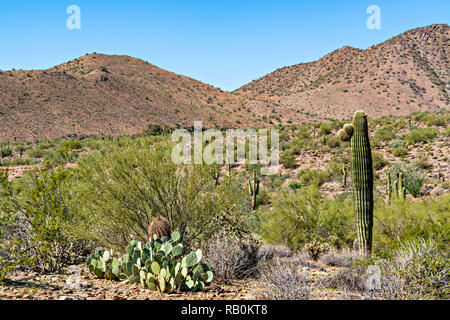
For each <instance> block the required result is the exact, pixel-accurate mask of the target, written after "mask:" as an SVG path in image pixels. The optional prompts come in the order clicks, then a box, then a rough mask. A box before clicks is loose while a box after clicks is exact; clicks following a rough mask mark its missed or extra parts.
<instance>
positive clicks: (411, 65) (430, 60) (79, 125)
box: [0, 25, 450, 141]
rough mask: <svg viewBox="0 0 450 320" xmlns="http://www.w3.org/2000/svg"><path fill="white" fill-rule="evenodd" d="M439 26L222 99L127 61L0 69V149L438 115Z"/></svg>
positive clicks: (443, 53) (445, 71)
mask: <svg viewBox="0 0 450 320" xmlns="http://www.w3.org/2000/svg"><path fill="white" fill-rule="evenodd" d="M449 39H450V38H449V27H448V25H432V26H428V27H425V28H421V29H415V30H411V31H408V32H406V33H404V34H402V35H400V36H397V37H395V38H393V39H390V40H388V41H386V42H385V43H382V44H379V45H376V46H373V47H370V48H368V49H366V50H360V49H355V48H350V47H344V48H342V49H339V50H336V51H334V52H332V53H330V54H329V55H327V56H325V57H324V58H322V59H321V60H319V61H316V62H312V63H306V64H299V65H295V66H291V67H286V68H282V69H279V70H277V71H275V72H273V73H271V74H269V75H267V76H265V77H263V78H261V79H259V80H256V81H254V82H252V83H250V84H247V85H245V86H244V87H242V88H241V89H239V90H237V91H235V92H233V93H230V92H224V91H222V90H220V89H217V88H214V87H212V86H210V85H207V84H204V83H202V82H199V81H196V80H194V79H191V78H188V77H184V76H180V75H177V74H174V73H171V72H168V71H165V70H163V69H160V68H158V67H156V66H153V65H151V64H149V63H147V62H145V61H142V60H139V59H136V58H132V57H128V56H109V55H102V54H90V55H86V56H83V57H81V58H78V59H75V60H73V61H70V62H68V63H64V64H62V65H59V66H56V67H54V68H51V69H49V70H35V71H22V70H19V71H16V70H12V71H0V127H1V129H2V130H0V141H12V140H28V141H30V140H41V139H51V138H57V137H62V136H70V135H75V136H90V135H95V136H107V135H131V134H138V133H141V132H142V131H145V130H147V129H148V128H149V127H150V126H152V125H158V126H171V127H176V126H181V127H192V125H193V123H194V121H196V120H202V121H203V123H204V126H205V127H250V126H258V127H264V126H271V125H275V124H288V123H300V122H317V121H321V120H325V119H343V118H345V119H348V118H350V117H351V116H352V114H353V112H354V111H355V110H357V109H361V108H363V109H364V110H366V111H367V112H368V114H369V115H370V116H372V117H378V116H383V115H397V116H398V115H406V114H409V113H411V112H412V111H419V110H420V111H435V110H438V109H439V108H448V105H449V102H450V99H449V93H450V74H449V58H450V57H449V54H450V52H449V49H448V48H449Z"/></svg>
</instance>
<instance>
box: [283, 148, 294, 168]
mask: <svg viewBox="0 0 450 320" xmlns="http://www.w3.org/2000/svg"><path fill="white" fill-rule="evenodd" d="M280 163H281V164H282V165H284V166H285V167H286V168H288V169H295V168H297V167H298V164H297V160H296V159H295V155H294V153H293V152H292V148H291V149H289V150H287V151H285V152H283V153H282V154H281V156H280Z"/></svg>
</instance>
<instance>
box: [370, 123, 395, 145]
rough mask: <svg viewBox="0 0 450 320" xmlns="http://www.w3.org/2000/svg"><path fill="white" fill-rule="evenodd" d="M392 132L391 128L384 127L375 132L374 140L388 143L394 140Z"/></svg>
mask: <svg viewBox="0 0 450 320" xmlns="http://www.w3.org/2000/svg"><path fill="white" fill-rule="evenodd" d="M394 137H395V135H394V131H393V130H392V126H384V127H381V128H380V129H378V130H377V132H376V133H375V139H378V140H380V141H389V140H392V139H394Z"/></svg>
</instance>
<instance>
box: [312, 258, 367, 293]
mask: <svg viewBox="0 0 450 320" xmlns="http://www.w3.org/2000/svg"><path fill="white" fill-rule="evenodd" d="M366 281H367V276H366V268H365V267H363V266H359V265H355V266H353V267H350V268H345V269H343V270H339V271H338V272H336V273H335V274H332V275H331V276H328V277H326V278H325V279H323V280H322V281H320V286H321V287H323V288H331V289H337V290H341V291H345V292H360V293H363V292H365V291H366V290H367V286H366Z"/></svg>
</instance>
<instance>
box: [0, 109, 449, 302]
mask: <svg viewBox="0 0 450 320" xmlns="http://www.w3.org/2000/svg"><path fill="white" fill-rule="evenodd" d="M361 116H362V115H361ZM449 121H450V117H449V113H448V111H446V110H444V109H442V110H441V111H439V112H416V113H413V114H411V115H408V116H406V117H392V116H389V117H382V118H377V119H371V118H367V117H365V116H362V118H361V117H359V116H358V117H355V120H353V126H350V125H349V123H351V122H352V120H351V119H348V121H342V120H330V121H327V122H323V123H314V124H295V125H294V124H290V125H279V126H278V127H277V128H279V130H280V144H281V146H280V148H281V150H280V151H281V152H282V155H281V166H280V167H281V168H280V173H279V175H275V176H262V175H261V174H260V171H259V170H260V168H259V167H257V166H251V165H235V166H225V165H224V166H219V165H207V164H199V165H176V164H174V163H173V162H172V161H171V158H170V157H171V151H172V148H173V144H172V143H171V142H170V135H169V132H168V131H167V130H162V129H161V130H154V131H152V132H147V133H146V134H142V135H140V136H122V137H109V138H94V137H92V138H86V139H75V138H66V139H56V140H45V141H37V142H27V143H25V142H18V141H12V142H4V143H2V145H1V147H0V148H1V149H0V150H1V153H0V155H1V168H0V278H1V281H2V283H1V285H0V297H1V298H11V299H17V298H19V299H45V298H61V297H71V298H83V299H99V298H103V299H105V298H106V299H113V298H123V299H125V298H127V299H129V298H130V299H131V298H135V299H143V298H146V297H147V298H148V297H158V298H183V297H189V298H193V299H196V298H198V299H202V298H217V299H235V298H237V299H239V298H244V299H245V298H250V299H251V298H253V299H254V298H256V299H367V298H369V299H448V298H449V293H450V292H449V290H450V288H449V284H448V281H449V275H450V259H449V256H448V254H449V248H448V245H449V243H448V241H449V232H450V224H449V218H450V214H449V213H450V193H449V188H450V184H449V179H450V166H449V161H448V157H449V154H450V152H449V150H450V146H449V137H448V126H449ZM341 129H342V130H341ZM350 139H357V140H358V143H356V142H355V143H350V142H349V140H350ZM369 144H370V147H369ZM358 148H361V150H359V149H358ZM399 148H403V149H402V150H404V151H405V152H401V153H399V152H396V150H398V149H399ZM352 149H353V150H352ZM355 171H357V172H355ZM362 182H363V183H362ZM354 208H357V210H356V214H355V212H354ZM158 217H162V218H164V219H165V220H166V221H167V223H168V225H169V226H170V228H169V229H170V232H165V233H164V234H158V235H157V236H156V237H154V236H153V235H154V234H153V232H150V234H149V225H150V224H151V222H152V221H153V220H154V219H155V218H158ZM163 229H164V228H163ZM163 229H161V230H163ZM151 230H154V229H151ZM164 230H165V229H164ZM155 234H156V233H155ZM73 266H77V268H79V270H80V272H81V284H80V286H79V287H78V288H77V289H67V288H66V283H67V279H68V277H69V275H67V272H68V270H69V269H70V268H72V267H73ZM69 267H70V268H69ZM68 268H69V269H68ZM163 270H164V271H163ZM49 279H50V280H51V279H53V280H51V281H50V280H49ZM50 282H55V283H60V285H59V289H57V290H51V289H49V286H50V284H49V283H50ZM286 283H288V285H286ZM101 288H106V289H103V290H101ZM133 290H135V291H133ZM136 290H137V291H136ZM140 290H142V291H140Z"/></svg>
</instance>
